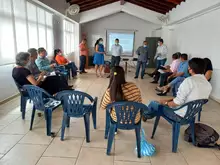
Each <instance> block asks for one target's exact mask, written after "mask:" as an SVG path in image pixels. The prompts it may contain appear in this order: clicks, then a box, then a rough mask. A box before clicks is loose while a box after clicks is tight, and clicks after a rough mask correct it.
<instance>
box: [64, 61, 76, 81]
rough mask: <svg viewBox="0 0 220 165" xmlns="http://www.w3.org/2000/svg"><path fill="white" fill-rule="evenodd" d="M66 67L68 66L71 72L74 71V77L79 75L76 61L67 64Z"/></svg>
mask: <svg viewBox="0 0 220 165" xmlns="http://www.w3.org/2000/svg"><path fill="white" fill-rule="evenodd" d="M65 67H66V68H67V69H68V70H71V72H72V77H75V76H76V75H77V67H76V65H75V63H74V62H71V63H69V64H67V65H66V66H65Z"/></svg>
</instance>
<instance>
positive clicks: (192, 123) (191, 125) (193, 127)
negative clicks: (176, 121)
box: [190, 120, 196, 146]
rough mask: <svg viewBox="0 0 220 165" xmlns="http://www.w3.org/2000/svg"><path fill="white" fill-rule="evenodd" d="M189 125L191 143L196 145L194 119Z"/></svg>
mask: <svg viewBox="0 0 220 165" xmlns="http://www.w3.org/2000/svg"><path fill="white" fill-rule="evenodd" d="M190 127H191V135H192V137H191V138H192V143H193V145H194V146H195V145H196V140H195V120H194V121H193V122H191V123H190Z"/></svg>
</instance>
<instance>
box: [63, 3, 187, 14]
mask: <svg viewBox="0 0 220 165" xmlns="http://www.w3.org/2000/svg"><path fill="white" fill-rule="evenodd" d="M117 1H121V0H66V2H67V3H69V4H70V5H72V4H78V5H79V6H80V12H83V11H87V10H91V9H94V8H97V7H101V6H104V5H107V4H110V3H114V2H117ZM184 1H185V0H123V3H124V2H125V3H126V2H130V3H133V4H135V5H138V6H141V7H144V8H146V9H149V10H153V11H155V12H158V13H161V14H166V13H167V12H169V11H170V10H172V9H173V8H175V7H176V6H177V5H179V4H180V3H181V2H184ZM123 3H122V1H121V5H123Z"/></svg>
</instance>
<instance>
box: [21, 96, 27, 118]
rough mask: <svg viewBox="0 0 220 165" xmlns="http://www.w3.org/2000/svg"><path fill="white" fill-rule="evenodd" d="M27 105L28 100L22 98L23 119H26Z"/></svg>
mask: <svg viewBox="0 0 220 165" xmlns="http://www.w3.org/2000/svg"><path fill="white" fill-rule="evenodd" d="M26 105H27V98H26V97H23V96H21V110H20V111H21V113H22V119H23V120H24V119H25V113H26Z"/></svg>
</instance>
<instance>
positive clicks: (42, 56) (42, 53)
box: [35, 48, 56, 72]
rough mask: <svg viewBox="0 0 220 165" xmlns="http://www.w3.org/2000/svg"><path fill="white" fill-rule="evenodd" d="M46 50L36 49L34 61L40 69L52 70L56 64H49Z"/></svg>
mask: <svg viewBox="0 0 220 165" xmlns="http://www.w3.org/2000/svg"><path fill="white" fill-rule="evenodd" d="M46 56H47V51H46V50H45V49H44V48H39V49H38V57H37V59H36V60H35V63H36V65H37V67H38V69H39V70H40V71H46V72H52V71H54V67H55V66H56V64H55V63H54V64H50V61H49V59H48V58H47V57H46Z"/></svg>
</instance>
